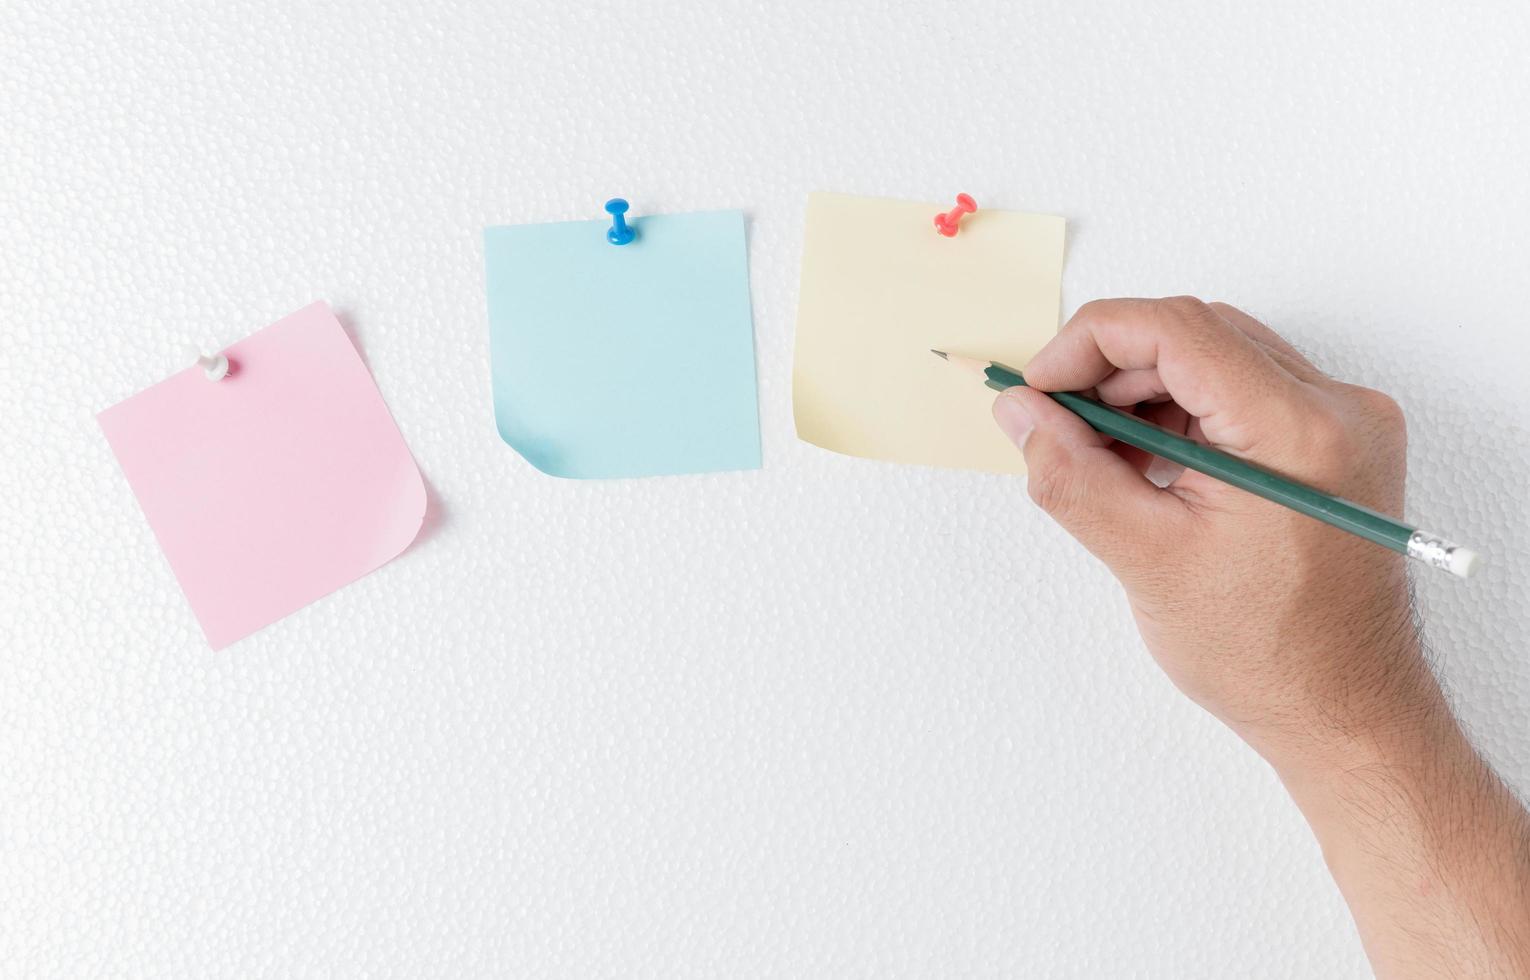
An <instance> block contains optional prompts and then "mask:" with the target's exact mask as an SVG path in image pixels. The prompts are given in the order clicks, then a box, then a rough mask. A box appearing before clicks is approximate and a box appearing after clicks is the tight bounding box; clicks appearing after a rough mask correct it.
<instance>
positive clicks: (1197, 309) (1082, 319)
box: [1025, 297, 1319, 462]
mask: <svg viewBox="0 0 1530 980" xmlns="http://www.w3.org/2000/svg"><path fill="white" fill-rule="evenodd" d="M1149 368H1156V369H1157V372H1158V378H1159V380H1160V381H1162V382H1163V387H1164V388H1165V389H1166V391H1167V393H1168V394H1169V395H1170V396H1172V397H1173V399H1174V401H1176V402H1178V403H1179V404H1180V405H1181V406H1183V407H1184V408H1185V410H1186V411H1188V412H1189V413H1190V414H1192V415H1195V416H1197V417H1199V418H1200V419H1201V427H1202V429H1203V430H1204V431H1205V433H1206V435H1207V437H1208V438H1210V440H1211V441H1212V442H1214V443H1216V444H1217V445H1220V446H1224V447H1226V448H1228V449H1231V450H1233V451H1234V452H1238V453H1241V454H1245V455H1248V454H1253V453H1255V452H1256V451H1259V450H1260V449H1261V448H1263V449H1265V450H1266V452H1265V453H1264V454H1265V455H1267V456H1269V457H1270V461H1271V462H1281V461H1283V460H1284V459H1285V458H1286V457H1288V456H1291V455H1292V454H1293V453H1294V452H1295V451H1296V449H1297V447H1296V445H1295V443H1296V442H1297V441H1298V440H1299V438H1300V433H1301V432H1302V431H1303V429H1304V428H1305V423H1306V422H1307V421H1308V419H1309V418H1310V416H1311V415H1313V414H1314V413H1316V412H1317V411H1318V399H1319V393H1318V392H1316V391H1315V390H1313V389H1311V388H1309V387H1307V386H1305V385H1303V384H1302V383H1301V382H1300V381H1298V380H1297V379H1296V378H1295V377H1294V376H1293V375H1292V374H1291V373H1289V372H1288V371H1286V370H1285V369H1284V368H1282V367H1281V366H1280V365H1279V364H1277V363H1276V362H1275V360H1274V359H1273V358H1271V356H1270V354H1269V353H1268V352H1267V351H1266V350H1265V349H1264V348H1263V347H1262V346H1260V345H1259V344H1258V343H1256V342H1255V341H1254V340H1253V339H1252V338H1250V337H1249V336H1248V335H1247V334H1245V333H1244V332H1243V331H1242V330H1240V329H1239V328H1237V327H1235V326H1233V325H1232V324H1231V323H1229V322H1228V321H1227V320H1225V319H1223V318H1222V317H1221V316H1220V315H1219V314H1217V312H1216V311H1215V310H1212V309H1211V308H1210V307H1209V306H1207V305H1206V304H1205V303H1202V302H1200V301H1199V300H1196V299H1191V298H1188V297H1177V298H1174V299H1167V300H1141V299H1119V300H1097V301H1095V302H1092V303H1087V304H1085V305H1084V306H1083V307H1082V308H1081V309H1080V310H1079V311H1078V312H1077V313H1076V314H1074V316H1073V318H1072V319H1071V320H1070V321H1069V322H1068V324H1067V325H1066V326H1065V327H1063V329H1062V331H1061V332H1059V333H1058V335H1057V336H1056V337H1055V338H1053V340H1052V341H1051V343H1049V344H1047V346H1046V347H1045V348H1043V349H1042V350H1041V352H1040V353H1038V354H1037V355H1036V356H1035V357H1034V358H1032V360H1031V362H1030V364H1029V365H1027V367H1026V370H1025V375H1026V379H1027V380H1028V381H1029V382H1030V383H1031V384H1033V385H1034V386H1036V387H1037V388H1040V389H1042V390H1044V391H1072V390H1076V389H1079V388H1087V387H1090V386H1092V385H1098V384H1102V383H1103V382H1104V381H1105V379H1106V378H1108V377H1109V376H1110V375H1111V373H1112V372H1114V371H1117V370H1124V371H1132V370H1145V369H1149Z"/></svg>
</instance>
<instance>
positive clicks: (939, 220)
mask: <svg viewBox="0 0 1530 980" xmlns="http://www.w3.org/2000/svg"><path fill="white" fill-rule="evenodd" d="M976 210H977V202H976V201H974V200H973V199H972V196H971V195H970V194H958V195H956V207H954V208H952V209H951V210H950V211H948V212H946V213H945V214H937V215H936V216H935V230H936V231H938V232H940V233H941V234H942V235H945V236H946V237H947V238H954V237H956V233H957V231H958V230H959V229H958V228H957V222H959V221H961V220H962V215H964V214H971V213H972V212H974V211H976Z"/></svg>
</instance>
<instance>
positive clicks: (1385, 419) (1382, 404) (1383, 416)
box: [1354, 387, 1408, 433]
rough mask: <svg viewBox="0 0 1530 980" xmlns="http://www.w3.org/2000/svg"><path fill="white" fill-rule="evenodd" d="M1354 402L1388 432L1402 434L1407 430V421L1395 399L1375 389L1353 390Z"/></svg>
mask: <svg viewBox="0 0 1530 980" xmlns="http://www.w3.org/2000/svg"><path fill="white" fill-rule="evenodd" d="M1354 396H1355V400H1356V401H1357V402H1358V403H1359V404H1360V407H1361V408H1362V409H1364V410H1365V413H1366V414H1367V415H1369V416H1370V417H1371V418H1372V419H1373V420H1375V422H1376V423H1377V424H1378V425H1380V427H1381V428H1382V429H1383V430H1385V431H1388V432H1395V433H1402V432H1404V431H1406V430H1407V427H1408V420H1407V417H1406V416H1405V415H1404V414H1403V410H1402V406H1401V405H1399V404H1397V399H1395V398H1393V397H1392V396H1391V395H1389V394H1387V393H1386V392H1384V391H1377V390H1376V389H1375V388H1358V387H1357V388H1355V389H1354Z"/></svg>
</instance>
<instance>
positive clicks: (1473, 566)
mask: <svg viewBox="0 0 1530 980" xmlns="http://www.w3.org/2000/svg"><path fill="white" fill-rule="evenodd" d="M1448 561H1449V562H1450V574H1452V575H1455V576H1458V577H1460V578H1471V577H1472V574H1473V573H1474V572H1476V571H1477V564H1478V562H1477V553H1476V552H1475V551H1473V550H1472V549H1470V548H1462V547H1460V546H1459V545H1458V546H1456V547H1454V548H1452V549H1450V557H1449V559H1448Z"/></svg>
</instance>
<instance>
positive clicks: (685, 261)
mask: <svg viewBox="0 0 1530 980" xmlns="http://www.w3.org/2000/svg"><path fill="white" fill-rule="evenodd" d="M629 223H630V225H631V227H632V229H633V231H635V232H636V238H635V239H634V240H633V241H632V242H631V243H630V244H627V245H612V244H611V243H610V242H608V241H607V240H606V230H607V229H608V228H609V227H610V222H609V221H565V222H557V223H553V224H536V225H502V226H497V227H491V228H486V229H484V263H485V266H486V272H487V282H488V296H489V350H490V359H491V362H492V368H493V375H494V419H495V422H496V423H497V424H498V426H499V434H500V436H501V437H502V438H503V439H504V440H505V442H507V443H509V444H510V445H511V447H513V448H514V449H515V451H516V452H518V453H520V454H521V455H522V456H523V457H525V458H526V461H527V462H529V463H531V465H533V466H535V467H536V468H537V469H539V470H541V471H542V472H544V473H549V474H551V475H553V476H562V477H570V478H573V479H592V478H598V477H631V476H657V475H661V474H671V473H706V472H711V471H715V470H744V469H757V468H759V466H760V421H759V409H758V406H757V400H756V395H755V376H754V325H753V321H752V319H751V317H750V312H749V263H748V256H747V253H746V250H745V246H744V215H743V212H741V211H708V212H700V213H695V214H664V215H644V216H641V217H637V218H633V219H630V221H629Z"/></svg>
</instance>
